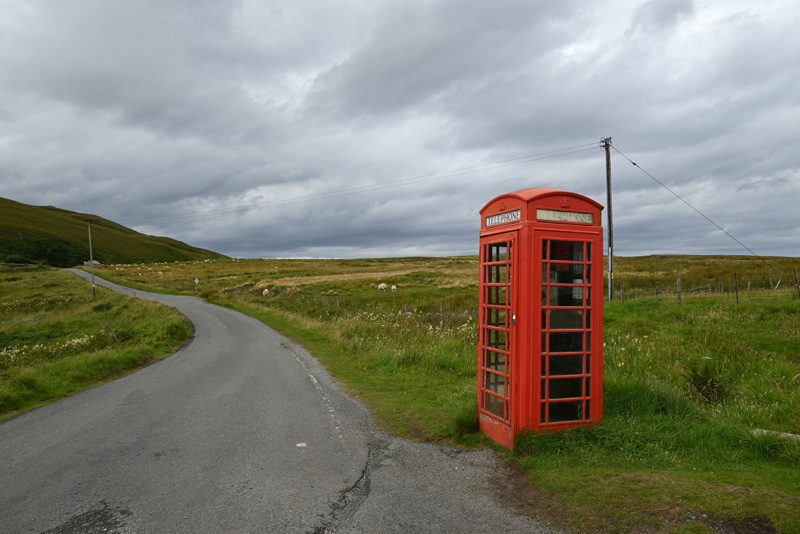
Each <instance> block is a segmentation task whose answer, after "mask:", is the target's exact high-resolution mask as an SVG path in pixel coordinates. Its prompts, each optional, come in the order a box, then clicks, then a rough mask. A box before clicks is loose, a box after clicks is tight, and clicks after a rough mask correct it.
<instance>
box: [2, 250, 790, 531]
mask: <svg viewBox="0 0 800 534" xmlns="http://www.w3.org/2000/svg"><path fill="white" fill-rule="evenodd" d="M764 260H766V263H765V261H764ZM798 263H800V262H799V261H798V260H797V259H796V258H765V259H763V260H760V259H756V258H749V257H710V256H706V257H699V256H693V257H678V256H661V257H646V258H615V270H616V274H615V279H616V280H617V283H618V286H617V287H618V290H619V286H620V285H624V288H625V299H624V301H623V299H622V298H621V296H622V295H619V294H616V295H615V299H614V301H612V302H606V304H605V349H604V356H605V365H604V378H605V380H604V400H605V409H604V420H603V422H602V424H601V425H599V426H597V427H591V428H582V429H576V430H572V431H569V432H561V433H556V434H526V435H523V436H521V437H520V438H518V440H517V443H516V444H515V450H514V452H513V453H508V452H505V451H503V450H501V449H499V448H497V447H495V445H494V444H493V443H492V442H490V441H488V440H487V439H486V438H484V437H483V436H482V435H480V434H479V433H477V432H476V416H475V412H476V396H477V393H476V387H477V339H478V326H477V300H478V298H477V283H478V259H477V258H476V257H471V256H469V257H452V258H394V259H372V260H203V261H191V262H179V263H169V264H136V265H133V264H129V265H123V264H119V265H103V266H99V267H98V268H97V269H96V270H95V272H96V274H97V275H98V276H102V277H103V278H106V279H109V280H112V281H114V282H117V283H122V284H125V285H130V286H133V287H139V288H142V289H149V290H153V291H164V292H171V293H185V294H195V295H196V294H200V295H201V296H203V297H204V298H206V299H208V300H209V301H211V302H215V303H218V304H222V305H226V306H230V307H233V308H236V309H239V310H241V311H243V312H245V313H249V314H251V315H253V316H255V317H258V318H260V319H261V320H263V321H265V322H266V323H268V324H270V325H271V326H273V327H275V328H277V329H278V330H280V331H282V332H283V333H285V334H286V335H288V336H291V337H293V338H295V339H297V340H298V341H300V342H302V343H304V344H305V345H306V346H307V347H308V348H309V349H310V350H311V352H312V353H313V354H314V355H315V356H317V357H318V358H319V359H320V360H321V361H322V362H323V363H324V364H325V366H326V367H327V368H328V370H329V371H330V372H331V373H332V374H333V375H334V377H336V379H337V380H339V382H340V383H341V384H342V386H343V387H344V388H345V389H346V390H347V391H348V392H350V393H351V394H353V395H355V396H357V397H359V398H360V399H361V400H362V401H364V402H365V403H366V404H367V405H368V406H369V407H370V408H371V410H372V412H373V414H374V416H375V418H376V420H377V421H378V422H379V424H381V425H383V426H384V427H385V428H386V429H387V430H389V431H391V432H393V433H396V434H399V435H401V436H405V437H408V438H410V439H416V440H423V441H432V442H442V443H453V444H456V445H459V446H462V447H479V446H480V447H483V446H487V447H495V448H496V449H497V450H498V452H500V453H501V454H504V455H505V458H506V459H507V461H508V462H509V463H510V464H513V465H514V466H515V468H518V469H520V470H521V471H523V472H525V473H527V475H526V476H527V477H529V479H530V482H531V486H530V491H529V492H526V491H517V492H516V493H517V495H518V497H519V498H520V499H521V500H523V501H525V502H524V504H525V505H526V506H529V507H530V509H531V510H533V512H534V513H536V514H537V515H538V516H539V517H541V518H543V519H545V520H551V521H553V522H555V523H557V524H559V525H562V526H564V527H566V528H570V529H572V530H574V531H576V532H581V531H592V532H669V533H689V532H691V533H711V532H726V531H727V532H778V533H791V532H800V442H798V441H796V440H793V439H790V438H789V439H787V438H783V437H780V436H779V435H778V434H780V433H784V434H786V433H788V434H800V296H798V292H797V288H796V287H795V286H794V280H793V269H794V268H795V267H797V266H798ZM3 275H4V276H7V277H9V276H10V277H14V276H15V275H11V274H9V273H8V272H5V273H4V274H3ZM678 275H680V276H681V280H682V285H683V288H684V289H683V294H682V299H681V301H680V303H679V302H678V299H677V294H676V293H677V276H678ZM194 280H198V283H195V282H194ZM17 282H21V280H18V281H15V283H17ZM748 282H749V283H748ZM38 283H40V284H41V283H42V281H41V280H40V281H39V282H38ZM379 283H387V284H388V285H389V286H392V285H395V286H397V288H398V289H397V292H391V291H387V292H385V293H381V292H378V291H377V285H378V284H379ZM737 283H738V285H739V286H738V289H739V292H738V296H737V294H736V292H735V289H736V287H735V285H736V284H737ZM706 286H708V287H709V290H708V291H706V290H705V289H704V290H702V292H692V291H690V289H694V288H705V287H706ZM748 286H749V289H748ZM264 289H269V295H270V296H269V297H264V296H263V290H264ZM720 290H722V291H720ZM4 298H6V297H4ZM9 298H10V297H9ZM104 298H105V297H104ZM87 305H88V306H89V307H88V308H86V307H85V306H87ZM97 305H98V304H97V303H95V304H84V308H83V309H82V311H81V312H80V314H81V315H86V314H88V315H91V314H98V313H105V312H103V311H97V310H95V309H94V307H95V306H97ZM120 308H122V304H121V303H119V304H118V303H114V304H113V307H112V308H111V309H109V310H106V311H107V312H110V311H112V310H118V309H120ZM124 315H125V314H122V315H121V316H120V317H116V318H114V319H113V320H112V321H110V322H111V323H112V324H114V323H115V322H119V321H121V320H122V318H123V317H124ZM45 317H46V315H42V316H40V317H38V318H36V319H31V322H32V323H34V324H35V323H37V322H39V321H43V320H44V318H45ZM94 323H98V321H97V320H96V318H95V320H94ZM99 326H100V325H99V324H96V325H95V326H94V327H93V328H95V331H91V332H88V331H87V332H82V333H81V335H87V334H94V335H98V331H97V329H98V328H99ZM24 330H25V329H24V328H21V327H20V329H19V332H23V331H24ZM90 330H91V329H90ZM157 339H158V338H157ZM152 342H153V341H152V340H151V341H149V343H152ZM5 343H6V344H5V345H4V346H3V347H6V348H8V346H9V343H19V341H14V340H11V341H9V340H8V339H6V340H5ZM161 346H166V344H164V343H163V342H162V345H161ZM3 347H0V349H2V350H6V348H3ZM0 377H2V378H0V380H4V381H7V380H8V378H7V375H2V374H0ZM756 430H766V431H770V432H768V433H761V432H756V433H754V432H753V431H756Z"/></svg>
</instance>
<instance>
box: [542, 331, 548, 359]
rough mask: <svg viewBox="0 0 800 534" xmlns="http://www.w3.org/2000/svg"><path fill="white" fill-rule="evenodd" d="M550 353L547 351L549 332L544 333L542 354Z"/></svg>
mask: <svg viewBox="0 0 800 534" xmlns="http://www.w3.org/2000/svg"><path fill="white" fill-rule="evenodd" d="M546 352H549V351H548V350H547V332H542V354H544V353H546Z"/></svg>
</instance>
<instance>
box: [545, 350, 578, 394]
mask: <svg viewBox="0 0 800 534" xmlns="http://www.w3.org/2000/svg"><path fill="white" fill-rule="evenodd" d="M582 374H583V354H571V355H564V356H550V376H563V375H582ZM542 375H544V371H542ZM579 396H582V395H579Z"/></svg>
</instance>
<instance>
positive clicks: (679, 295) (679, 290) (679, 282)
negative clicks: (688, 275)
mask: <svg viewBox="0 0 800 534" xmlns="http://www.w3.org/2000/svg"><path fill="white" fill-rule="evenodd" d="M680 305H681V275H678V306H680Z"/></svg>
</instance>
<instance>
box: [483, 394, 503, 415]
mask: <svg viewBox="0 0 800 534" xmlns="http://www.w3.org/2000/svg"><path fill="white" fill-rule="evenodd" d="M483 399H484V400H483V409H484V410H486V411H487V412H489V413H490V414H492V415H496V416H497V417H499V418H500V419H505V404H506V403H505V401H504V400H503V399H501V398H499V397H495V396H494V395H491V394H489V393H486V392H484V394H483Z"/></svg>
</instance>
